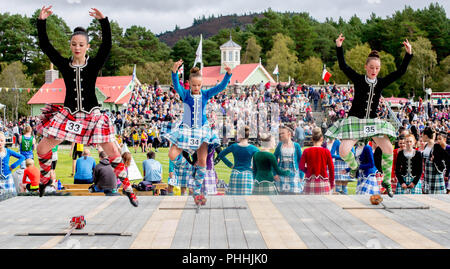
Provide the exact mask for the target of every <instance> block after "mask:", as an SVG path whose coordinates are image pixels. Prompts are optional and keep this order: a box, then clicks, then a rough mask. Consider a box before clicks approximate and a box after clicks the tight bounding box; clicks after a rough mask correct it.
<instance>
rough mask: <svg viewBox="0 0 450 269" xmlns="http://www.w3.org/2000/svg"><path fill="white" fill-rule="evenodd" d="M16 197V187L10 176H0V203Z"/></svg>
mask: <svg viewBox="0 0 450 269" xmlns="http://www.w3.org/2000/svg"><path fill="white" fill-rule="evenodd" d="M16 195H17V191H16V186H15V184H14V178H13V176H12V174H9V175H7V176H6V177H3V176H0V201H1V200H5V199H8V198H12V197H14V196H16Z"/></svg>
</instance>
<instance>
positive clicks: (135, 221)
mask: <svg viewBox="0 0 450 269" xmlns="http://www.w3.org/2000/svg"><path fill="white" fill-rule="evenodd" d="M162 200H163V198H162V197H156V196H152V197H141V198H139V207H137V208H136V209H137V210H136V209H133V210H129V211H128V212H127V214H125V215H124V216H123V218H121V219H119V220H118V221H117V222H116V227H115V228H116V229H117V231H121V232H129V233H132V236H131V237H122V238H117V239H116V240H115V242H113V244H112V245H111V246H110V247H109V248H111V249H128V248H130V246H131V244H132V243H133V242H134V240H136V237H137V236H138V234H139V232H140V231H141V229H142V227H144V225H145V224H146V223H147V222H148V220H149V219H150V218H151V216H152V215H153V213H154V212H155V210H158V206H159V205H160V203H161V201H162Z"/></svg>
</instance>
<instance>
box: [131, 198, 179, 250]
mask: <svg viewBox="0 0 450 269" xmlns="http://www.w3.org/2000/svg"><path fill="white" fill-rule="evenodd" d="M186 200H187V197H177V196H166V197H164V200H163V201H162V202H161V204H160V207H184V206H185V204H186ZM182 212H183V210H158V211H155V212H154V213H153V215H152V217H151V218H150V219H149V220H148V221H147V223H146V224H145V225H144V227H143V228H142V229H141V231H140V232H139V234H138V236H137V237H136V239H135V240H134V242H133V243H132V244H131V247H130V248H132V249H136V248H169V247H170V245H171V244H172V240H173V236H174V235H175V232H176V230H177V226H178V222H179V220H180V217H181V214H182Z"/></svg>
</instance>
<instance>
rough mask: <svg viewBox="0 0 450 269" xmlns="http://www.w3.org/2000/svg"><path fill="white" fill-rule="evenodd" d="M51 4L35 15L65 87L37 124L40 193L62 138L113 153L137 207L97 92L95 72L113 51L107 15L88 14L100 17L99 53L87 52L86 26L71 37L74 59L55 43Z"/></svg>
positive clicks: (113, 162) (43, 42) (45, 49)
mask: <svg viewBox="0 0 450 269" xmlns="http://www.w3.org/2000/svg"><path fill="white" fill-rule="evenodd" d="M51 8H52V6H49V7H45V6H44V7H42V9H41V12H40V14H39V19H38V20H37V30H38V38H39V46H40V47H41V49H42V51H43V52H44V53H45V54H46V55H47V56H48V57H49V59H50V61H51V62H52V63H53V64H54V65H56V66H57V67H58V70H59V72H61V74H62V77H63V79H64V83H65V86H66V97H65V99H64V105H50V104H47V105H46V106H45V107H44V108H43V109H42V115H41V116H40V119H41V121H40V123H39V124H38V125H37V126H36V129H37V130H38V132H39V133H40V134H42V136H43V139H42V140H41V141H40V142H39V144H38V146H37V154H38V157H39V165H40V172H41V179H40V184H39V194H40V196H42V195H43V193H44V189H45V187H46V186H47V185H50V184H52V180H51V178H50V170H51V162H52V148H53V147H55V146H56V145H58V144H60V143H61V142H63V141H66V140H68V141H71V142H75V143H80V144H85V145H92V144H99V145H100V146H101V147H102V148H103V150H104V151H105V152H106V154H107V155H108V156H109V157H110V162H111V166H112V167H113V168H114V172H115V174H116V176H117V177H118V178H119V179H120V181H121V182H122V183H123V192H124V194H125V195H126V196H127V197H128V198H129V200H130V203H131V204H132V205H133V206H136V207H137V206H138V200H137V198H136V195H135V194H134V193H133V189H132V187H131V184H130V182H129V180H128V178H127V177H126V171H125V166H124V164H123V161H122V157H121V154H120V149H119V148H118V147H117V146H116V144H115V142H114V140H115V134H114V124H113V123H112V122H111V119H110V118H109V117H108V115H107V114H103V113H101V112H100V105H99V103H98V101H97V97H96V95H95V82H96V80H97V75H98V72H99V71H100V69H101V68H102V66H103V64H104V63H105V61H106V59H107V56H108V54H109V52H110V50H111V28H110V24H109V21H108V18H107V17H105V16H104V15H103V14H102V13H101V12H100V11H99V10H98V9H95V8H93V9H92V10H91V11H90V12H89V15H90V16H92V17H94V18H95V19H97V20H99V22H100V25H101V28H102V43H101V45H100V47H99V49H98V52H97V55H96V56H95V57H91V56H88V55H87V50H88V49H89V47H90V44H89V35H88V33H87V32H86V30H85V29H83V28H82V27H77V28H75V30H74V32H73V34H72V37H71V39H70V49H71V51H72V56H71V57H70V58H64V57H62V56H61V55H60V54H59V52H58V51H56V49H55V48H54V47H53V46H52V45H51V43H50V41H49V39H48V36H47V31H46V19H47V18H48V17H49V16H50V15H51V14H52V13H53V12H52V10H51Z"/></svg>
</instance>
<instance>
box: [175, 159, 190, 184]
mask: <svg viewBox="0 0 450 269" xmlns="http://www.w3.org/2000/svg"><path fill="white" fill-rule="evenodd" d="M175 174H176V176H177V179H178V184H179V186H180V187H182V188H186V187H190V181H191V180H193V177H194V175H193V174H194V167H193V166H192V165H191V164H190V163H188V162H187V161H186V160H184V162H183V164H182V165H180V167H176V168H175Z"/></svg>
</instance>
